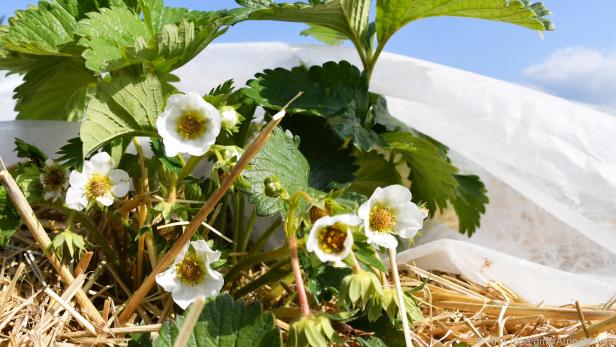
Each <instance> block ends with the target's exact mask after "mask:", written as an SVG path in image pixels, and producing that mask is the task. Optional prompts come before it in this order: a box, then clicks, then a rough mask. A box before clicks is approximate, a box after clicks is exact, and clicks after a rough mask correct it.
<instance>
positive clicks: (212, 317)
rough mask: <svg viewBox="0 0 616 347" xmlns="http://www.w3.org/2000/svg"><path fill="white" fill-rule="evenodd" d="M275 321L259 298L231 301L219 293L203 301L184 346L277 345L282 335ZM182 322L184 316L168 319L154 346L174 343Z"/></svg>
mask: <svg viewBox="0 0 616 347" xmlns="http://www.w3.org/2000/svg"><path fill="white" fill-rule="evenodd" d="M189 310H190V308H189ZM274 321H275V320H274V315H273V314H271V313H264V312H263V309H262V307H261V304H260V303H259V302H253V303H252V304H249V305H247V304H245V303H244V302H243V301H241V300H238V301H234V300H233V299H232V298H231V296H229V295H228V294H221V295H218V296H217V297H215V298H212V299H209V300H208V301H207V302H206V304H205V307H204V308H203V311H202V312H201V315H200V316H199V320H198V321H197V323H196V325H195V328H194V330H193V333H192V334H191V336H190V337H189V339H188V343H187V345H186V346H187V347H235V346H255V347H256V346H260V347H280V346H282V338H281V336H280V332H279V331H278V328H276V325H275V322H274ZM183 323H184V317H183V316H178V317H177V319H176V322H171V321H167V322H166V323H165V324H164V325H163V327H162V328H161V330H160V333H159V337H158V338H157V339H156V341H154V346H155V347H171V346H173V343H174V341H175V339H176V338H177V335H178V333H179V329H180V328H181V327H182V325H183Z"/></svg>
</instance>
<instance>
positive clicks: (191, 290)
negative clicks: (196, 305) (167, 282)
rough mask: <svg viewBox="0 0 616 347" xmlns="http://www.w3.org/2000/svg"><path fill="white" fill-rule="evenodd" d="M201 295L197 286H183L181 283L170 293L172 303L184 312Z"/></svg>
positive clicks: (200, 290)
mask: <svg viewBox="0 0 616 347" xmlns="http://www.w3.org/2000/svg"><path fill="white" fill-rule="evenodd" d="M201 295H203V293H202V289H201V288H200V287H199V286H190V285H184V284H182V283H180V284H179V285H178V286H176V287H175V288H173V291H172V292H171V297H172V298H173V301H175V303H176V304H178V306H180V307H181V308H182V309H184V310H185V309H186V308H187V307H188V306H190V304H192V303H193V302H194V301H195V299H196V298H197V297H198V296H201Z"/></svg>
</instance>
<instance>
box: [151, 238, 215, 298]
mask: <svg viewBox="0 0 616 347" xmlns="http://www.w3.org/2000/svg"><path fill="white" fill-rule="evenodd" d="M218 259H220V252H219V251H214V250H212V249H211V248H210V246H208V244H207V243H206V242H205V241H204V240H198V241H191V242H190V243H189V244H187V245H186V246H185V247H184V249H183V250H182V251H181V252H180V254H178V256H177V258H176V259H175V262H174V263H173V264H172V265H171V266H170V267H169V269H167V270H166V271H163V272H161V273H159V274H158V275H156V283H158V284H159V285H160V286H161V287H163V289H164V290H165V291H167V292H170V293H171V297H172V298H173V301H175V303H176V304H178V306H180V307H181V308H183V309H186V308H187V307H188V306H189V305H190V304H191V303H193V302H194V301H195V299H196V298H198V297H200V296H204V297H206V298H208V297H212V296H216V295H218V293H220V290H221V289H222V287H223V286H224V284H225V280H224V278H223V277H222V274H221V273H220V272H218V271H216V270H212V268H211V264H212V263H214V262H216V261H218Z"/></svg>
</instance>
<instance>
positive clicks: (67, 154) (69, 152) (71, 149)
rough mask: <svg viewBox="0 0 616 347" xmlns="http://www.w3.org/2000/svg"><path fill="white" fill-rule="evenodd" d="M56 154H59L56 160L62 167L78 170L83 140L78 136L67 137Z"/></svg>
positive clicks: (81, 156)
mask: <svg viewBox="0 0 616 347" xmlns="http://www.w3.org/2000/svg"><path fill="white" fill-rule="evenodd" d="M56 154H57V155H59V156H60V157H58V159H56V160H57V161H58V162H60V163H62V165H63V166H64V167H67V168H75V169H78V170H79V169H81V167H82V166H83V142H81V139H80V138H79V137H73V138H72V139H69V140H68V141H67V143H66V144H65V145H64V146H62V147H60V150H59V151H58V152H57V153H56Z"/></svg>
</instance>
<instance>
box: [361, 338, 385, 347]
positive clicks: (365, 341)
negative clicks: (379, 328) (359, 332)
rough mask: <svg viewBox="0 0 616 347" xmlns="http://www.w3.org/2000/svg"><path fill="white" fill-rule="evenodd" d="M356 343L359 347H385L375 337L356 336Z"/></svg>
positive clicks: (381, 341) (383, 343)
mask: <svg viewBox="0 0 616 347" xmlns="http://www.w3.org/2000/svg"><path fill="white" fill-rule="evenodd" d="M357 342H359V344H360V346H362V347H387V344H385V342H383V340H381V339H379V338H378V337H376V336H370V337H366V338H364V337H361V336H358V337H357Z"/></svg>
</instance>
